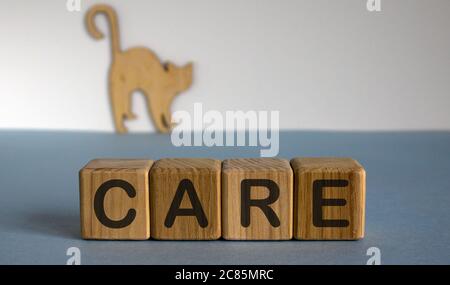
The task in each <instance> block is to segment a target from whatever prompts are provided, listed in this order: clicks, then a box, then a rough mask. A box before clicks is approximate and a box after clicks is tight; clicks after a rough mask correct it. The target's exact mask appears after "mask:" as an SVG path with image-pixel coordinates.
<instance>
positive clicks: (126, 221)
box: [79, 159, 153, 240]
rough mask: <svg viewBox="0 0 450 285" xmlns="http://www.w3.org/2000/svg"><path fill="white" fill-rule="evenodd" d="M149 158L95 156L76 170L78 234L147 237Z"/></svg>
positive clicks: (130, 237)
mask: <svg viewBox="0 0 450 285" xmlns="http://www.w3.org/2000/svg"><path fill="white" fill-rule="evenodd" d="M152 164H153V161H151V160H133V159H130V160H121V159H96V160H92V161H91V162H89V163H88V164H87V165H86V166H85V167H84V168H83V169H81V170H80V173H79V178H80V212H81V235H82V237H83V238H84V239H106V240H116V239H117V240H145V239H149V238H150V217H149V212H150V209H149V203H150V202H149V189H148V187H149V181H148V180H149V179H148V177H149V172H150V168H151V166H152Z"/></svg>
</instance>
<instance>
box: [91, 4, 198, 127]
mask: <svg viewBox="0 0 450 285" xmlns="http://www.w3.org/2000/svg"><path fill="white" fill-rule="evenodd" d="M98 14H103V15H106V17H107V19H108V24H109V28H110V37H111V47H112V64H111V68H110V71H109V93H110V97H111V105H112V111H113V116H114V124H115V127H116V130H117V132H119V133H126V132H127V128H126V127H125V125H124V120H125V119H135V118H136V116H135V115H134V114H133V112H132V110H131V95H132V92H133V91H136V90H139V91H142V92H143V93H144V94H145V96H146V98H147V107H148V111H149V113H150V114H151V117H152V119H153V122H154V124H155V126H156V128H157V129H158V130H159V131H160V132H168V131H170V130H171V128H172V125H171V121H172V116H171V113H170V106H171V103H172V101H173V99H174V97H175V96H176V95H178V94H179V93H181V92H183V91H185V90H187V89H188V88H189V87H190V85H191V83H192V63H189V64H187V65H185V66H183V67H177V66H175V65H174V64H172V63H170V62H166V63H164V64H161V62H160V60H159V59H158V57H157V56H156V55H155V54H154V53H153V52H152V51H150V50H148V49H146V48H141V47H138V48H131V49H129V50H126V51H122V50H121V48H120V43H119V27H118V21H117V14H116V12H115V11H114V10H113V8H111V7H110V6H107V5H95V6H93V7H92V8H91V9H89V11H88V12H87V15H86V22H87V29H88V31H89V33H90V34H91V35H92V36H93V37H94V38H95V39H101V38H103V37H104V35H103V33H102V32H100V31H99V30H98V29H97V27H96V25H95V16H96V15H98Z"/></svg>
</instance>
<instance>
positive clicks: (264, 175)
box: [222, 158, 293, 240]
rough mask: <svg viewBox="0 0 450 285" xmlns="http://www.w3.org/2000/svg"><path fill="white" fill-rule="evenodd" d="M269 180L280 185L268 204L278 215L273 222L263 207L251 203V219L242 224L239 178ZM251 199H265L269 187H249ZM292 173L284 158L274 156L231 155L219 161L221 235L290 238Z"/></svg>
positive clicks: (274, 238)
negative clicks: (241, 157)
mask: <svg viewBox="0 0 450 285" xmlns="http://www.w3.org/2000/svg"><path fill="white" fill-rule="evenodd" d="M246 179H251V180H253V181H255V180H272V181H274V182H275V183H276V184H277V185H278V187H279V197H278V199H277V200H276V201H275V202H273V203H271V204H270V205H269V207H270V208H271V209H272V210H273V211H274V212H275V214H276V215H277V217H278V218H279V221H280V224H279V226H273V225H272V224H271V223H270V222H269V219H268V218H267V216H266V215H265V214H264V213H263V211H262V210H261V209H260V208H258V207H256V206H252V207H250V215H249V216H250V223H249V225H248V226H243V225H242V217H241V214H242V213H241V211H242V201H241V195H242V189H241V186H242V181H243V180H246ZM250 189H251V190H250V198H251V199H255V200H257V199H266V198H268V197H269V195H270V194H269V193H270V192H269V190H268V188H267V187H263V186H252V187H251V188H250ZM292 218H293V173H292V169H291V167H290V165H289V162H288V161H287V160H283V159H277V158H255V159H230V160H225V161H224V162H223V164H222V225H223V232H222V235H223V238H225V239H228V240H289V239H292V226H293V225H292V222H293V220H292Z"/></svg>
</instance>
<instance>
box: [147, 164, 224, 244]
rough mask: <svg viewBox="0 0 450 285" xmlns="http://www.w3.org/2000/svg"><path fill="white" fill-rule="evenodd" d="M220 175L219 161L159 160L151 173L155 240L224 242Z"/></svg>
mask: <svg viewBox="0 0 450 285" xmlns="http://www.w3.org/2000/svg"><path fill="white" fill-rule="evenodd" d="M220 171H221V161H220V160H215V159H207V158H203V159H202V158H196V159H195V158H166V159H161V160H158V161H157V162H156V163H155V165H154V166H153V168H152V170H151V173H150V204H151V206H150V211H151V213H150V217H151V227H152V233H151V236H152V238H154V239H160V240H162V239H163V240H215V239H218V238H220V235H221V220H220V215H221V205H220V200H221V196H220Z"/></svg>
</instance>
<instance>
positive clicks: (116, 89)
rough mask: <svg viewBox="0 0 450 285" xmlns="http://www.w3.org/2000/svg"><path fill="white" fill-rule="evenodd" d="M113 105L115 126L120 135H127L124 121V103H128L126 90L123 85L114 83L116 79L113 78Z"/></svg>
mask: <svg viewBox="0 0 450 285" xmlns="http://www.w3.org/2000/svg"><path fill="white" fill-rule="evenodd" d="M111 79H112V80H111V84H110V86H111V90H110V92H111V105H112V111H113V116H114V125H115V127H116V131H117V132H118V133H121V134H123V133H126V132H127V128H126V127H125V124H124V122H123V121H124V119H125V112H124V106H125V103H124V101H126V100H125V99H126V98H125V96H126V93H125V92H126V90H125V88H124V86H123V84H121V82H120V81H119V82H117V81H114V77H111Z"/></svg>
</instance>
